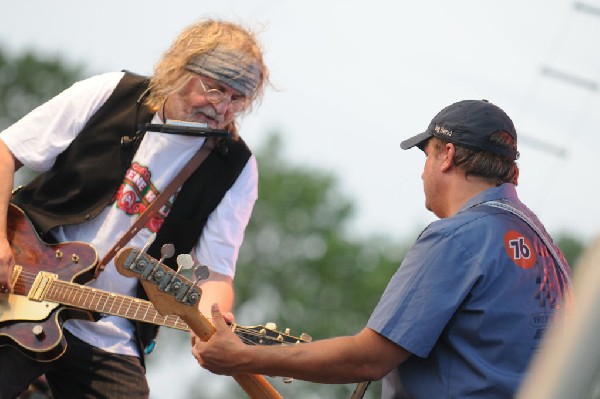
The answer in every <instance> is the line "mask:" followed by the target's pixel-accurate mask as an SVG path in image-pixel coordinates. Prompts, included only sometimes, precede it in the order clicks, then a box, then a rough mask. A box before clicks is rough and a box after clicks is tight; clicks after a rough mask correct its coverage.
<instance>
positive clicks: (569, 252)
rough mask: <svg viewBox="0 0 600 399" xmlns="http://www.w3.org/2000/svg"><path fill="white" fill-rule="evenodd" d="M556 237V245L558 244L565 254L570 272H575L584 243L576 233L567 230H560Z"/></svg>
mask: <svg viewBox="0 0 600 399" xmlns="http://www.w3.org/2000/svg"><path fill="white" fill-rule="evenodd" d="M556 237H557V238H556V245H558V247H559V248H560V249H561V251H562V252H563V254H564V255H565V258H566V259H567V262H569V265H570V266H571V269H572V273H573V274H575V273H576V270H577V262H578V261H579V257H580V256H581V254H582V253H583V250H584V249H585V244H584V243H583V241H582V240H581V239H580V238H578V237H577V236H576V235H574V234H571V233H567V232H561V233H559V234H557V236H556Z"/></svg>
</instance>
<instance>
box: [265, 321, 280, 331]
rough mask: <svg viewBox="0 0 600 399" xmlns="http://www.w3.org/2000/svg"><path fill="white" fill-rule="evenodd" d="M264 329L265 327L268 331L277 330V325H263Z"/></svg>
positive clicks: (270, 323)
mask: <svg viewBox="0 0 600 399" xmlns="http://www.w3.org/2000/svg"><path fill="white" fill-rule="evenodd" d="M265 327H267V328H268V329H269V330H277V324H275V323H272V322H269V323H267V324H265Z"/></svg>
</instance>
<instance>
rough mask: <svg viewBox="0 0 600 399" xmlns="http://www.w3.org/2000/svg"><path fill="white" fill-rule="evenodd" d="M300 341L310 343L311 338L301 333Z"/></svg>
mask: <svg viewBox="0 0 600 399" xmlns="http://www.w3.org/2000/svg"><path fill="white" fill-rule="evenodd" d="M300 339H301V340H302V341H304V342H311V341H312V337H311V336H310V335H308V334H307V333H302V334H300Z"/></svg>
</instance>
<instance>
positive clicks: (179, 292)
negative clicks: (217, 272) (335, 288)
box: [114, 248, 310, 399]
mask: <svg viewBox="0 0 600 399" xmlns="http://www.w3.org/2000/svg"><path fill="white" fill-rule="evenodd" d="M180 256H181V255H180ZM178 260H179V259H178ZM114 263H115V266H116V268H117V271H119V273H121V274H122V275H124V276H127V277H137V278H139V279H140V281H141V283H142V286H143V287H144V290H145V291H146V294H147V295H148V298H150V301H152V303H153V304H154V305H155V306H156V309H158V311H159V312H160V313H161V314H168V315H177V316H179V317H181V318H182V319H183V320H184V321H185V322H186V323H187V324H188V325H189V326H190V328H191V329H192V331H193V332H194V334H196V336H197V337H198V338H200V339H201V340H203V341H207V340H208V339H209V338H210V337H211V336H212V335H213V334H214V332H215V327H214V326H213V324H212V323H211V322H210V321H209V320H208V319H206V317H204V315H202V313H200V311H199V310H198V300H199V299H200V295H199V294H198V290H199V288H198V287H197V286H196V282H190V281H189V280H188V279H187V278H185V277H184V276H182V275H181V274H180V273H179V272H180V270H181V266H182V265H180V268H179V269H178V270H177V271H174V270H171V269H169V268H167V267H166V266H164V265H163V264H162V262H161V261H157V260H156V259H154V258H152V257H151V256H149V255H147V254H146V253H145V252H144V251H143V250H138V249H135V248H124V249H122V250H120V251H119V252H118V253H117V255H116V257H115V259H114ZM178 263H179V262H178ZM193 274H195V273H193ZM265 332H266V331H261V337H263V338H261V342H260V343H264V342H262V340H263V339H264V337H266V336H267V335H266V334H264V333H265ZM277 334H278V335H277V336H276V337H275V336H273V335H269V338H268V339H269V341H271V343H277V344H280V343H283V342H284V341H285V338H284V337H283V335H282V334H280V333H277ZM302 341H304V342H308V341H310V336H308V335H306V334H302V335H301V338H300V339H297V341H296V343H300V342H302ZM233 378H234V379H235V380H236V381H237V382H238V384H239V385H240V386H241V387H242V388H243V389H244V391H246V393H247V394H248V395H249V396H250V397H251V398H264V399H273V398H281V396H280V395H279V393H278V392H277V391H276V390H275V389H274V388H273V387H272V386H271V385H270V384H269V383H268V382H267V381H266V379H265V377H263V376H262V375H257V374H248V375H235V376H234V377H233Z"/></svg>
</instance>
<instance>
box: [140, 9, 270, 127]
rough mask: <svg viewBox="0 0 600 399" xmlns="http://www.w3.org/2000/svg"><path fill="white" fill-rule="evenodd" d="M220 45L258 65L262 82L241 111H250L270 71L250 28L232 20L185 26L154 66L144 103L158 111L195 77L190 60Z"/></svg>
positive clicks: (259, 95)
mask: <svg viewBox="0 0 600 399" xmlns="http://www.w3.org/2000/svg"><path fill="white" fill-rule="evenodd" d="M217 45H218V46H219V47H220V48H225V49H227V50H229V51H232V52H235V53H236V55H238V56H239V57H240V59H241V60H242V61H244V60H245V61H246V62H247V63H248V64H251V63H252V64H255V65H257V66H258V71H259V83H258V85H257V88H256V90H255V91H254V93H252V95H251V96H250V98H249V99H248V100H249V101H248V106H247V107H246V108H245V109H244V110H243V111H242V112H248V111H249V110H250V109H251V108H252V105H253V104H254V103H255V102H256V100H260V99H262V95H263V91H264V87H265V85H266V83H267V82H268V81H269V71H268V69H267V66H266V65H265V63H264V61H263V56H262V51H261V48H260V45H259V43H258V41H257V39H256V36H255V34H254V33H252V32H251V31H250V30H248V29H245V28H242V27H241V26H240V25H236V24H234V23H231V22H225V21H219V20H209V19H207V20H201V21H199V22H197V23H195V24H192V25H190V26H188V27H187V28H186V29H184V30H183V31H182V32H181V33H180V34H179V36H178V37H177V38H176V39H175V41H174V42H173V44H172V45H171V47H170V48H169V49H168V50H167V51H166V52H165V53H164V54H163V56H162V58H161V59H160V60H159V61H158V62H157V64H156V65H155V67H154V76H153V77H152V78H151V80H150V86H149V89H150V93H149V95H148V96H147V97H146V100H145V104H146V105H147V106H148V107H149V108H150V109H151V110H153V111H158V110H159V109H160V107H161V106H162V105H163V104H164V102H165V99H166V98H167V97H168V96H170V95H171V94H174V93H176V92H177V91H179V90H180V89H181V88H183V87H184V86H185V85H186V84H187V83H188V82H189V80H190V79H191V78H192V76H193V73H192V72H190V71H188V70H187V69H186V67H187V65H188V63H189V62H190V60H191V59H192V58H194V57H197V56H198V55H201V54H205V53H208V52H210V51H212V50H213V49H214V48H215V47H217ZM233 128H235V126H233ZM235 130H236V131H237V129H235Z"/></svg>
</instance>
